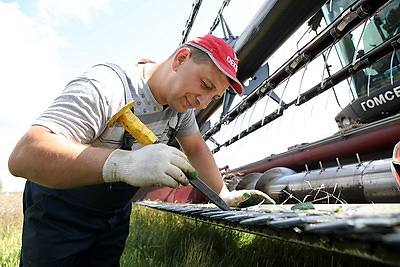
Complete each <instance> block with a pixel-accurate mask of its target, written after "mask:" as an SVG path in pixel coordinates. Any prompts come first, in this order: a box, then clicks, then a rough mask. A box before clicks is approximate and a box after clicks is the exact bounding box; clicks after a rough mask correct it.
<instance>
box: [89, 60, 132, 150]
mask: <svg viewBox="0 0 400 267" xmlns="http://www.w3.org/2000/svg"><path fill="white" fill-rule="evenodd" d="M96 66H106V67H109V68H110V69H112V70H113V71H114V72H115V73H116V74H117V75H118V77H119V78H120V79H121V82H122V84H123V86H124V90H125V104H126V103H128V102H130V101H132V100H133V97H132V92H131V90H130V88H129V84H128V80H127V77H126V74H125V72H124V71H123V70H122V69H121V67H120V66H118V65H116V64H113V63H104V64H98V65H96ZM132 112H134V111H133V108H132ZM133 142H134V140H133V137H132V135H131V134H130V133H128V131H126V130H125V131H124V135H123V137H122V146H121V149H123V150H131V149H132V144H133Z"/></svg>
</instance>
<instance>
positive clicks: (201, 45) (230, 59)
mask: <svg viewBox="0 0 400 267" xmlns="http://www.w3.org/2000/svg"><path fill="white" fill-rule="evenodd" d="M186 44H187V45H190V46H193V47H196V48H198V49H200V50H201V51H203V52H204V53H206V54H207V55H208V56H209V57H210V58H211V60H212V61H213V62H214V64H215V65H216V66H217V67H218V68H219V69H220V70H221V71H222V72H223V73H224V74H225V75H226V76H228V77H229V78H231V79H232V81H231V86H232V87H233V89H235V91H236V92H237V93H238V94H239V95H242V93H243V85H242V84H241V83H240V82H239V80H238V78H236V72H237V70H238V62H239V59H238V58H237V56H236V53H235V51H234V50H233V49H232V47H231V46H230V45H229V44H228V43H227V42H225V41H224V40H223V39H221V38H218V37H216V36H214V35H212V34H206V35H204V36H201V37H196V38H195V39H193V40H191V41H188V42H186Z"/></svg>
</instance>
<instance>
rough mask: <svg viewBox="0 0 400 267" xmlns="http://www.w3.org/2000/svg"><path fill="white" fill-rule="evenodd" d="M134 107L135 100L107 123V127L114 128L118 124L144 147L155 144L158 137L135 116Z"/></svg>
mask: <svg viewBox="0 0 400 267" xmlns="http://www.w3.org/2000/svg"><path fill="white" fill-rule="evenodd" d="M134 105H135V101H134V100H132V101H131V102H129V103H128V104H126V105H125V106H124V107H123V108H121V109H120V110H119V111H118V112H117V113H115V114H114V116H112V117H111V118H110V119H109V120H108V121H107V126H108V127H112V126H114V125H115V123H117V122H118V123H119V124H121V125H122V127H124V129H125V130H127V131H128V133H130V134H131V135H132V137H133V138H135V139H136V140H137V141H138V142H139V144H141V145H142V146H146V145H150V144H154V143H155V142H156V141H157V139H158V138H157V136H155V134H154V133H153V132H152V131H151V130H150V129H149V128H147V126H146V125H144V123H143V122H141V121H140V120H139V118H138V117H136V115H135V114H133V112H132V110H131V109H132V107H133V106H134Z"/></svg>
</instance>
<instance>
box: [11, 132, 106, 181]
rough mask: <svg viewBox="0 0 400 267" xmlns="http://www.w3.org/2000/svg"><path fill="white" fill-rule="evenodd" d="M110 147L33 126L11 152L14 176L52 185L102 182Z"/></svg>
mask: <svg viewBox="0 0 400 267" xmlns="http://www.w3.org/2000/svg"><path fill="white" fill-rule="evenodd" d="M112 151H113V150H110V149H104V148H95V147H90V146H86V145H83V144H79V143H74V142H72V141H71V140H68V139H67V138H65V137H64V136H61V135H57V134H54V133H52V132H51V131H50V130H49V129H47V128H45V127H42V126H32V127H31V128H30V129H29V130H28V132H27V133H26V134H25V135H24V136H23V137H22V138H21V140H20V141H19V142H18V144H17V145H16V147H15V148H14V151H13V152H12V153H11V155H10V158H9V161H8V166H9V170H10V172H11V173H12V174H13V175H14V176H18V177H23V178H26V179H28V180H31V181H33V182H35V183H38V184H41V185H44V186H47V187H53V188H60V189H62V188H71V187H78V186H84V185H91V184H99V183H103V182H104V181H103V178H102V168H103V165H104V162H105V160H106V159H107V157H108V156H109V154H110V153H111V152H112Z"/></svg>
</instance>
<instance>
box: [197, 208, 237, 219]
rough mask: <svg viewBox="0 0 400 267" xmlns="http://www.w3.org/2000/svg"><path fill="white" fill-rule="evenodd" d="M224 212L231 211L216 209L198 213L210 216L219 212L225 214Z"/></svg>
mask: <svg viewBox="0 0 400 267" xmlns="http://www.w3.org/2000/svg"><path fill="white" fill-rule="evenodd" d="M226 213H231V212H230V211H224V210H216V211H208V212H203V213H200V214H199V215H201V216H204V217H208V218H211V217H212V216H214V215H220V214H226Z"/></svg>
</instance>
